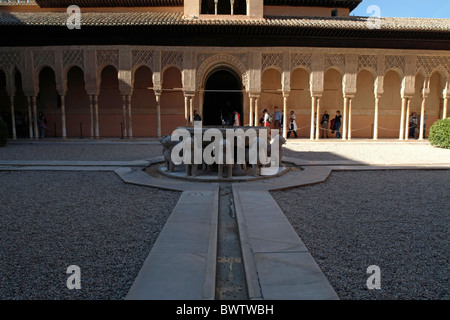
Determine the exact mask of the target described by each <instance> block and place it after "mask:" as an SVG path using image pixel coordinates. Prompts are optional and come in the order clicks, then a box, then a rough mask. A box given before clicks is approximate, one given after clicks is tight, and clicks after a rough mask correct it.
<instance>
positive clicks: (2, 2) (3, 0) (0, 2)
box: [0, 0, 37, 7]
mask: <svg viewBox="0 0 450 320" xmlns="http://www.w3.org/2000/svg"><path fill="white" fill-rule="evenodd" d="M36 5H37V3H36V2H35V1H34V0H28V1H27V0H19V1H17V0H10V1H8V0H0V7H1V6H36Z"/></svg>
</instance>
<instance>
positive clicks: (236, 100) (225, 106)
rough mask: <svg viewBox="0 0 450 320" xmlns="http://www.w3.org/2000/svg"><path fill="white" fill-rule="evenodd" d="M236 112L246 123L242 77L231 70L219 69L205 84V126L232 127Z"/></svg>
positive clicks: (212, 73) (211, 74)
mask: <svg viewBox="0 0 450 320" xmlns="http://www.w3.org/2000/svg"><path fill="white" fill-rule="evenodd" d="M234 111H237V112H239V114H240V116H241V125H242V123H244V115H243V112H242V111H243V96H242V83H241V79H240V77H239V76H238V75H237V74H236V73H235V72H234V71H233V70H231V69H229V68H219V69H216V70H214V71H213V72H211V73H210V75H209V76H208V78H207V79H206V83H205V93H204V100H203V125H205V126H217V125H222V120H223V121H224V123H225V125H226V126H232V125H233V121H234Z"/></svg>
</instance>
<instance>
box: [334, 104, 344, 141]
mask: <svg viewBox="0 0 450 320" xmlns="http://www.w3.org/2000/svg"><path fill="white" fill-rule="evenodd" d="M341 120H342V116H341V112H340V111H339V110H338V111H336V116H335V117H334V130H335V131H336V138H341V137H342V136H341V132H340V131H339V130H340V129H341Z"/></svg>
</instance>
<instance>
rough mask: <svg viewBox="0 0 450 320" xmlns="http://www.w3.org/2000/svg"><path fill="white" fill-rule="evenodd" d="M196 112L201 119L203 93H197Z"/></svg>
mask: <svg viewBox="0 0 450 320" xmlns="http://www.w3.org/2000/svg"><path fill="white" fill-rule="evenodd" d="M198 112H199V114H200V116H201V117H202V119H203V91H201V90H200V91H199V92H198Z"/></svg>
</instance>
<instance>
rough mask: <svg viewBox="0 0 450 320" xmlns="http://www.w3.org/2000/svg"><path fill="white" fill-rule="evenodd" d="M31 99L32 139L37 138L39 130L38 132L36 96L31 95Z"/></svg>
mask: <svg viewBox="0 0 450 320" xmlns="http://www.w3.org/2000/svg"><path fill="white" fill-rule="evenodd" d="M31 100H32V101H33V116H34V121H33V122H34V123H33V126H34V140H38V139H39V132H38V114H37V105H36V97H31Z"/></svg>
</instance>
